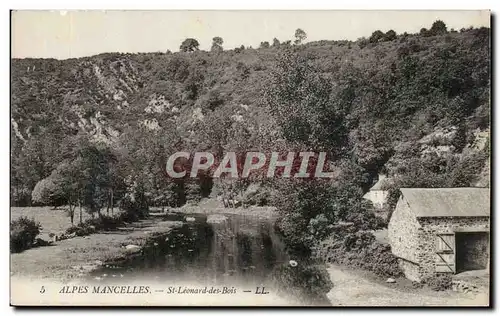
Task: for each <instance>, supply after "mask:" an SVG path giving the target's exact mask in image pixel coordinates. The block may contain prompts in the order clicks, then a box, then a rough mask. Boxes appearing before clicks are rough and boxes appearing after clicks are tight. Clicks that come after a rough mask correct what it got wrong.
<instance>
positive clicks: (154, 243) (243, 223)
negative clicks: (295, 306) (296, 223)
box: [92, 213, 326, 305]
mask: <svg viewBox="0 0 500 316" xmlns="http://www.w3.org/2000/svg"><path fill="white" fill-rule="evenodd" d="M161 220H164V221H179V222H182V224H181V225H179V227H176V228H173V230H172V231H170V232H169V233H167V234H160V235H155V236H151V237H150V238H149V239H148V242H147V243H146V245H145V246H144V247H143V249H142V251H141V253H139V254H137V255H135V256H132V257H130V258H129V259H128V260H127V261H126V262H122V263H120V264H117V265H109V266H107V267H103V268H102V269H99V270H96V271H94V272H93V274H92V277H94V278H97V279H99V280H101V282H105V283H113V281H114V280H117V279H118V278H120V282H123V281H124V280H130V281H137V280H155V281H157V282H160V283H165V284H169V285H172V286H173V287H178V286H177V285H179V286H180V285H181V284H182V285H183V286H184V285H186V284H188V285H196V286H197V287H200V286H209V287H212V286H215V287H217V286H220V287H221V288H222V287H223V286H224V287H226V288H227V289H237V290H238V291H239V292H245V293H247V292H248V293H250V291H251V293H254V294H255V292H256V291H257V292H258V291H259V290H260V291H261V292H262V290H263V289H264V291H265V292H271V293H272V294H274V295H278V296H287V297H290V296H294V297H295V298H297V299H299V300H300V302H301V303H300V304H307V305H310V304H321V305H324V304H326V303H325V301H324V300H321V299H320V300H317V299H315V300H311V299H308V298H304V296H308V295H304V289H303V288H297V289H293V288H290V286H291V287H294V286H295V287H301V286H303V285H302V284H308V283H310V280H308V279H307V278H311V276H310V271H309V272H308V273H303V271H304V269H301V266H300V264H304V262H303V261H301V260H295V259H297V258H294V257H293V256H291V255H290V254H289V253H288V252H287V250H286V247H285V244H284V243H283V242H282V240H281V238H280V236H279V234H278V233H277V232H276V231H275V229H274V219H273V218H268V217H261V216H254V215H235V214H224V215H222V214H218V215H209V216H207V215H204V214H203V215H201V214H180V213H174V214H169V215H166V216H164V217H163V218H161ZM297 261H299V263H296V262H297ZM289 274H291V275H292V276H290V275H289ZM301 278H306V279H307V280H301ZM289 279H292V280H293V281H292V282H291V284H285V283H287V282H288V281H284V280H289ZM297 280H298V281H297ZM106 281H107V282H106ZM302 281H303V282H302ZM318 282H322V280H318ZM308 286H309V287H310V285H308ZM183 289H184V287H180V288H179V289H178V291H180V290H183ZM166 290H168V289H166ZM299 296H300V297H299Z"/></svg>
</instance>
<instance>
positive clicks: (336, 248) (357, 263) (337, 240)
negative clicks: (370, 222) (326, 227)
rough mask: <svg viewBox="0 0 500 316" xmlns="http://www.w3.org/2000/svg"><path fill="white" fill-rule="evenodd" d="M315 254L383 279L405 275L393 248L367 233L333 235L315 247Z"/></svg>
mask: <svg viewBox="0 0 500 316" xmlns="http://www.w3.org/2000/svg"><path fill="white" fill-rule="evenodd" d="M314 254H315V256H316V257H319V258H326V261H328V262H333V263H338V264H342V265H349V266H352V267H358V268H361V269H364V270H368V271H371V272H373V273H375V274H376V275H379V276H381V277H399V276H402V275H403V272H402V271H401V268H400V267H399V264H398V259H397V257H396V256H394V255H393V254H392V253H391V247H390V246H389V245H387V244H381V243H379V242H377V241H376V240H375V236H374V235H373V234H372V233H370V232H366V231H359V232H355V233H348V234H345V235H344V234H343V235H332V236H330V237H329V238H327V239H325V240H324V241H323V242H321V243H320V244H319V246H317V247H315V249H314Z"/></svg>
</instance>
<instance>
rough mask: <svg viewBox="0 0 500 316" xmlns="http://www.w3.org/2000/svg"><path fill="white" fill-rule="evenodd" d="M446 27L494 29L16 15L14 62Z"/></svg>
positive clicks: (199, 15)
mask: <svg viewBox="0 0 500 316" xmlns="http://www.w3.org/2000/svg"><path fill="white" fill-rule="evenodd" d="M438 19H439V20H442V21H444V22H445V23H446V25H447V26H448V29H451V28H454V29H456V30H460V29H461V28H463V27H469V26H474V27H480V26H486V27H489V26H490V12H489V11H326V10H324V11H269V10H267V11H104V10H96V11H48V10H47V11H13V12H12V17H11V41H12V42H11V43H12V45H11V53H12V57H13V58H26V57H38V58H57V59H67V58H77V57H83V56H91V55H96V54H100V53H104V52H124V53H126V52H128V53H137V52H158V51H162V52H165V51H167V50H171V51H173V52H175V51H178V50H179V46H180V44H181V42H182V41H183V40H184V39H186V38H188V37H192V38H196V39H197V40H198V42H199V43H200V49H203V50H209V49H210V46H211V43H212V38H213V37H215V36H220V37H222V38H223V40H224V44H223V47H224V48H227V49H231V48H234V47H239V46H241V45H245V46H252V47H255V48H256V47H258V46H259V44H260V43H261V42H262V41H269V42H270V43H272V40H273V38H275V37H276V38H278V39H279V40H280V41H286V40H293V39H294V34H295V30H296V29H297V28H301V29H303V30H304V31H305V32H306V33H307V40H306V42H308V41H318V40H343V39H348V40H356V39H358V38H359V37H362V36H365V37H369V36H370V35H371V33H372V32H373V31H375V30H381V31H384V32H386V31H388V30H390V29H393V30H394V31H396V33H398V34H399V33H403V32H408V33H416V32H419V31H420V29H421V28H422V27H426V28H430V27H431V25H432V23H433V22H434V21H435V20H438Z"/></svg>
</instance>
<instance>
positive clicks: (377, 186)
mask: <svg viewBox="0 0 500 316" xmlns="http://www.w3.org/2000/svg"><path fill="white" fill-rule="evenodd" d="M385 182H386V179H385V178H384V179H380V180H378V181H377V182H376V183H375V184H374V185H373V186H372V187H371V188H370V191H380V190H382V186H383V185H384V184H385Z"/></svg>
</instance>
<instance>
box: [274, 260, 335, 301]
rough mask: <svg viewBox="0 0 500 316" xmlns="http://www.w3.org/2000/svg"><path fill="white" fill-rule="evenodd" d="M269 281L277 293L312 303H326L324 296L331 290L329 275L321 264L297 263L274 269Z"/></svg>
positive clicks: (331, 284)
mask: <svg viewBox="0 0 500 316" xmlns="http://www.w3.org/2000/svg"><path fill="white" fill-rule="evenodd" d="M271 279H272V281H273V283H274V284H275V285H276V286H277V288H278V290H279V291H283V292H286V293H287V294H291V295H293V296H295V297H297V298H298V299H303V300H305V301H309V302H310V301H311V300H312V302H313V303H324V302H327V301H328V299H327V298H326V294H327V293H328V292H329V291H330V290H331V289H332V288H333V283H332V281H331V280H330V275H329V274H328V271H327V270H326V268H325V266H324V265H323V264H317V263H313V262H299V263H298V265H297V266H295V267H292V266H291V265H289V264H288V263H286V264H282V265H279V266H277V267H275V268H274V270H273V272H272V275H271Z"/></svg>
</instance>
